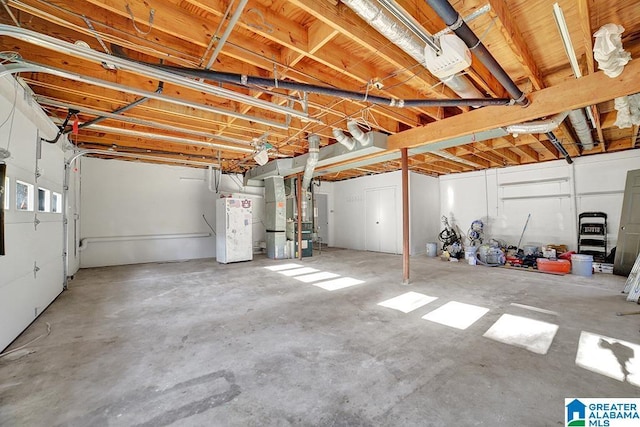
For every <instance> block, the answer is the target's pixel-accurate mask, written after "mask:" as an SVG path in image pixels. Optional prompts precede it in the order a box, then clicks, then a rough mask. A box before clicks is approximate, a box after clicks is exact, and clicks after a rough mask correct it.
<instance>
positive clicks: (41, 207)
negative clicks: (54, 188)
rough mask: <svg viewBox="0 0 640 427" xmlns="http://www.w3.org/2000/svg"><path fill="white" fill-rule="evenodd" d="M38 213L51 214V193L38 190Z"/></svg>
mask: <svg viewBox="0 0 640 427" xmlns="http://www.w3.org/2000/svg"><path fill="white" fill-rule="evenodd" d="M38 211H40V212H51V191H49V190H47V189H46V188H38Z"/></svg>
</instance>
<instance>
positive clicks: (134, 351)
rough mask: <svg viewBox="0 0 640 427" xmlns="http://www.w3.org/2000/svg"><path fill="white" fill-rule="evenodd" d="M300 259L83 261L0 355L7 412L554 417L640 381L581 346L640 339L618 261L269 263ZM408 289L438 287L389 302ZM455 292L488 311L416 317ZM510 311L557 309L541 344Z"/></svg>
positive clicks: (0, 398) (73, 422)
mask: <svg viewBox="0 0 640 427" xmlns="http://www.w3.org/2000/svg"><path fill="white" fill-rule="evenodd" d="M288 262H291V261H289V260H287V261H273V260H269V259H266V258H265V257H262V256H259V257H257V259H255V260H254V261H253V262H247V263H238V264H230V265H220V264H217V263H216V262H215V260H197V261H189V262H179V263H160V264H143V265H133V266H121V267H109V268H94V269H86V270H81V271H80V272H79V273H78V274H77V275H76V278H75V279H74V280H73V281H71V282H70V287H69V290H68V291H66V292H64V293H63V294H62V295H61V296H60V297H59V298H58V299H57V300H56V301H55V302H54V303H53V304H52V305H51V306H50V307H49V308H48V309H47V311H46V312H45V313H43V314H42V316H41V317H40V318H39V319H38V320H37V321H35V322H34V323H33V325H32V326H31V327H30V328H29V329H28V330H27V331H25V333H23V334H22V335H21V336H20V337H19V338H18V339H17V340H16V342H14V343H13V345H12V346H11V347H10V348H9V349H11V348H15V347H17V346H20V345H21V344H23V343H26V342H28V341H29V340H31V339H33V338H34V337H37V336H38V335H40V334H42V333H43V332H44V331H45V330H46V322H49V323H50V324H51V333H50V335H49V336H47V337H44V338H42V339H41V340H39V341H37V342H36V343H34V344H33V345H31V346H29V347H28V348H29V349H30V350H31V351H33V352H32V353H30V354H24V353H18V354H15V355H13V356H15V357H3V358H0V425H3V426H16V425H19V426H50V425H65V426H66V425H69V426H89V425H91V426H99V425H113V426H120V425H122V426H129V425H138V426H165V425H181V426H182V425H187V426H191V425H194V426H211V425H221V426H227V425H234V426H236V425H237V426H267V425H268V426H272V425H275V426H287V425H313V426H365V425H376V426H377V425H401V426H407V425H421V426H452V425H465V426H467V425H490V426H502V425H527V426H551V425H554V426H555V425H563V422H564V421H563V420H564V398H565V397H637V396H640V387H639V386H640V380H639V378H638V376H635V377H633V375H632V374H633V372H631V373H629V375H628V377H627V381H619V380H616V379H613V378H610V377H608V376H606V375H602V374H600V373H596V372H593V370H588V369H585V368H582V367H579V366H577V365H576V363H575V362H576V352H577V349H578V343H579V339H580V336H581V332H582V331H588V332H592V333H595V334H601V335H604V336H607V337H612V338H616V339H618V340H624V341H627V342H629V343H633V344H637V343H640V333H639V331H638V329H639V328H640V316H625V317H618V316H616V315H615V313H616V312H618V311H635V310H637V309H638V306H637V305H635V304H632V303H627V302H625V301H624V297H623V296H622V295H621V294H620V290H621V289H622V287H623V286H624V280H625V279H624V278H622V277H616V276H612V275H605V274H599V275H594V276H593V277H592V278H581V277H576V276H570V275H568V276H562V277H560V276H553V275H546V274H541V273H533V272H525V271H514V270H510V269H497V268H487V267H481V266H475V267H473V266H469V265H467V264H463V263H458V264H456V263H445V262H442V261H440V260H439V259H433V258H431V259H429V258H426V257H424V256H419V257H414V258H413V259H412V264H411V267H412V268H411V272H412V285H410V286H406V285H405V286H403V285H401V284H400V281H401V280H400V279H401V276H402V263H401V257H400V256H396V255H385V254H375V253H368V252H358V251H349V250H338V249H334V250H325V251H323V252H322V253H321V254H317V253H316V255H315V256H314V257H312V258H305V259H304V260H303V261H302V262H301V264H303V265H304V266H308V267H313V268H315V269H318V270H320V271H328V272H332V273H335V274H339V275H341V276H348V277H351V278H355V279H359V280H363V281H364V283H362V284H359V285H356V286H351V287H348V288H344V289H340V290H335V291H328V290H325V289H322V288H320V287H318V286H314V285H313V284H311V283H303V282H301V281H299V280H296V279H295V278H293V277H288V276H285V275H283V274H281V273H279V272H276V271H270V270H268V269H265V268H264V267H268V266H275V265H280V264H285V263H288ZM295 262H298V261H295ZM409 291H413V292H420V293H423V294H425V295H429V296H433V297H438V299H437V300H435V301H433V302H431V303H429V304H427V305H424V306H422V307H420V308H418V309H416V310H414V311H412V312H410V313H407V314H405V313H403V312H401V311H398V310H394V309H391V308H387V307H382V306H379V305H377V304H378V303H379V302H382V301H384V300H388V299H390V298H392V297H396V296H398V295H401V294H404V293H406V292H409ZM451 301H457V302H461V303H467V304H473V305H477V306H480V307H484V308H486V309H489V311H488V312H487V313H486V314H485V315H484V316H482V317H480V318H479V319H478V320H477V321H476V322H475V323H473V324H472V325H471V326H469V327H468V328H467V329H464V330H461V329H455V328H452V327H450V326H444V325H442V324H439V323H436V322H432V321H429V320H424V319H422V318H421V317H422V316H423V315H425V314H427V313H429V312H432V311H433V310H434V309H436V308H439V307H442V306H444V305H445V304H446V303H448V302H451ZM512 303H516V304H523V305H526V306H532V307H536V308H539V309H544V310H548V311H552V312H556V314H554V313H550V312H542V311H536V310H533V309H530V308H527V307H520V306H514V305H512ZM503 314H511V315H517V316H523V317H526V318H529V319H534V320H541V321H544V322H548V323H551V324H555V325H558V329H557V333H556V335H555V338H554V339H553V341H552V343H551V346H550V347H549V349H548V352H547V354H538V353H534V352H532V351H529V350H527V349H525V348H521V347H518V346H515V345H510V344H505V343H502V342H497V341H495V340H493V339H489V338H486V337H483V334H484V333H485V332H486V331H487V330H488V329H489V328H491V327H492V325H493V324H494V323H495V322H496V321H497V320H498V319H499V318H500V317H501V316H502V315H503ZM534 335H535V334H534ZM601 343H602V341H601ZM609 344H610V343H609ZM625 348H627V349H629V348H631V347H628V346H627V347H625ZM602 351H612V353H611V356H612V357H615V358H616V359H615V360H618V361H620V363H622V364H625V362H628V363H626V367H627V368H628V370H629V371H633V370H634V369H635V368H634V366H637V365H638V364H637V363H635V365H633V364H632V362H634V360H630V359H631V358H632V357H633V355H634V354H633V353H631V355H629V354H627V355H626V356H625V353H624V351H623V352H619V351H614V350H605V349H603V350H602ZM631 351H633V349H632V348H631ZM636 362H637V359H636ZM629 367H631V368H629ZM618 371H621V368H620V367H619V366H618ZM637 374H640V372H637ZM633 378H635V385H634V384H632V383H633V382H634V381H632V379H633Z"/></svg>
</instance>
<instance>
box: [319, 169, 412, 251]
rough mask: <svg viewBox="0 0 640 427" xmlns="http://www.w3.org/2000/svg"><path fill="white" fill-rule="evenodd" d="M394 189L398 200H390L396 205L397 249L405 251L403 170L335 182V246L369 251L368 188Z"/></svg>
mask: <svg viewBox="0 0 640 427" xmlns="http://www.w3.org/2000/svg"><path fill="white" fill-rule="evenodd" d="M381 188H393V189H395V200H389V201H387V203H392V204H394V206H395V213H396V217H395V218H396V221H395V223H396V227H395V236H396V237H395V239H394V240H395V242H393V243H395V248H396V251H395V252H396V253H400V252H401V251H402V188H401V173H400V172H391V173H385V174H380V175H372V176H365V177H361V178H355V179H349V180H346V181H339V182H336V183H334V186H333V190H334V194H333V197H334V207H333V215H331V214H330V216H329V218H330V221H331V222H332V223H333V231H334V234H333V236H334V239H333V245H334V246H336V247H340V248H347V249H356V250H365V248H366V246H365V244H366V240H365V236H366V224H365V221H364V217H365V209H366V207H365V197H366V194H365V193H366V191H367V190H373V189H381Z"/></svg>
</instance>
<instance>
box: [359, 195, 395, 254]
mask: <svg viewBox="0 0 640 427" xmlns="http://www.w3.org/2000/svg"><path fill="white" fill-rule="evenodd" d="M396 212H397V209H396V190H395V188H374V189H370V190H367V191H366V192H365V249H366V250H368V251H373V252H387V253H392V254H395V253H398V248H397V241H396V239H397V230H396V224H397V222H396Z"/></svg>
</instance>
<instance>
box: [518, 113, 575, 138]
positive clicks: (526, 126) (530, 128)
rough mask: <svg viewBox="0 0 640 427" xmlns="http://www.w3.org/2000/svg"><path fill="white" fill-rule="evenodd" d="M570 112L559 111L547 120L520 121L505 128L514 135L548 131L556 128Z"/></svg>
mask: <svg viewBox="0 0 640 427" xmlns="http://www.w3.org/2000/svg"><path fill="white" fill-rule="evenodd" d="M568 114H569V113H568V112H566V111H565V112H563V113H558V114H556V115H555V116H553V117H551V118H550V119H547V120H536V121H535V122H528V123H519V124H516V125H509V126H507V127H506V128H505V129H506V131H507V132H508V133H510V134H513V135H520V134H529V133H547V132H551V131H553V130H555V129H556V128H557V127H558V126H560V123H562V121H563V120H564V119H565V118H566V117H567V115H568Z"/></svg>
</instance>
